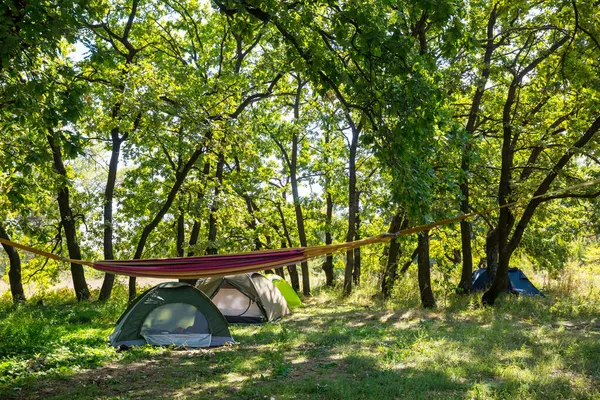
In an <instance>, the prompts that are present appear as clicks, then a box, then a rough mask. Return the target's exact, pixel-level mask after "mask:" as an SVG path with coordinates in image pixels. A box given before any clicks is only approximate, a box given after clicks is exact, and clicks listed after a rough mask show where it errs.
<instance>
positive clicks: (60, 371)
mask: <svg viewBox="0 0 600 400" xmlns="http://www.w3.org/2000/svg"><path fill="white" fill-rule="evenodd" d="M590 290H591V292H590ZM593 290H595V289H594V288H587V287H586V288H585V290H577V291H569V290H568V288H565V287H559V286H551V285H548V289H547V291H546V294H547V297H546V298H545V299H531V298H516V297H506V298H503V299H501V300H500V301H499V304H498V305H497V306H496V307H494V308H481V307H479V306H478V300H477V299H478V297H477V296H475V295H474V296H471V297H457V296H454V295H448V296H447V299H446V301H445V302H444V303H445V305H444V306H439V307H438V308H437V309H436V310H433V311H426V310H423V309H420V308H418V307H414V304H413V303H414V299H413V298H403V297H402V296H401V295H402V293H400V294H399V296H400V297H401V298H403V300H402V301H396V302H390V303H382V302H380V301H376V300H373V299H372V297H371V296H370V295H371V294H372V293H373V290H372V288H364V289H362V291H359V292H358V293H355V294H354V295H353V296H352V297H351V298H350V299H344V300H342V299H339V298H338V297H337V296H336V293H337V292H333V291H330V290H325V289H322V290H319V291H317V293H316V295H315V296H313V297H312V298H311V299H309V300H308V301H307V302H306V305H305V306H304V307H302V308H300V309H298V310H296V312H295V313H294V315H293V316H291V317H289V318H286V319H285V320H283V321H280V322H277V323H271V324H265V325H256V326H242V325H237V326H232V327H231V330H232V334H233V336H234V338H235V339H236V341H237V344H236V345H234V346H226V347H222V348H216V349H208V350H194V351H182V350H177V349H170V348H155V347H150V346H147V347H141V348H137V349H135V350H132V351H127V352H120V353H119V352H116V351H115V350H114V349H112V348H111V347H110V346H108V344H107V340H106V338H107V336H108V334H109V333H110V332H111V331H112V329H113V328H114V322H115V321H116V319H117V318H118V316H119V315H120V313H121V312H122V310H123V308H124V303H123V301H124V300H123V299H124V296H125V288H119V289H118V290H117V293H116V296H115V299H114V300H112V301H111V302H109V303H106V304H98V303H83V304H75V303H69V302H68V301H66V300H64V299H65V298H70V297H71V296H70V293H69V296H65V293H61V292H57V293H54V294H53V295H51V296H46V298H45V299H44V304H43V305H40V304H36V299H32V300H31V301H30V302H29V303H28V304H25V305H21V306H19V307H17V308H14V307H13V306H12V305H10V303H9V302H8V301H4V302H2V303H0V398H3V399H13V398H14V399H21V398H48V399H63V398H69V399H78V398H80V399H92V398H102V399H124V398H131V399H137V398H140V399H141V398H143V399H154V398H168V399H171V398H179V399H185V398H193V399H195V398H198V399H202V398H241V399H264V398H267V399H271V398H275V399H288V398H296V399H347V398H352V399H356V398H358V399H360V398H364V399H371V398H374V399H377V398H380V399H384V398H423V399H429V398H450V399H452V398H457V399H458V398H469V399H496V398H497V399H504V398H511V399H512V398H517V399H519V398H521V399H549V398H573V399H592V398H599V399H600V383H599V382H600V321H599V320H598V316H599V315H600V313H599V310H600V306H599V305H598V304H599V302H598V301H592V300H594V299H595V297H596V294H597V293H596V294H594V293H593ZM590 293H591V294H590ZM590 296H592V297H594V298H590ZM438 297H439V296H438Z"/></svg>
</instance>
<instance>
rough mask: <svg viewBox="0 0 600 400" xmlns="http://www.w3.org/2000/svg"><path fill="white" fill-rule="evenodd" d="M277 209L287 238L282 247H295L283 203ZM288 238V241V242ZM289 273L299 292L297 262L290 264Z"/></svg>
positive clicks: (282, 242) (293, 284)
mask: <svg viewBox="0 0 600 400" xmlns="http://www.w3.org/2000/svg"><path fill="white" fill-rule="evenodd" d="M276 208H277V211H278V212H279V217H280V218H281V226H282V227H283V234H284V235H285V240H282V241H281V248H282V249H285V248H287V247H288V246H289V247H294V245H293V244H292V237H291V236H290V231H289V230H288V228H287V223H286V221H285V216H284V215H283V210H282V209H281V204H279V203H277V204H276ZM286 240H287V243H286ZM287 269H288V274H290V281H291V283H292V288H293V289H294V290H295V291H296V292H297V293H299V292H300V278H299V277H298V269H297V267H296V264H292V265H288V266H287Z"/></svg>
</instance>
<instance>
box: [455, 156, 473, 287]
mask: <svg viewBox="0 0 600 400" xmlns="http://www.w3.org/2000/svg"><path fill="white" fill-rule="evenodd" d="M463 161H464V160H463ZM467 170H468V168H467ZM460 189H461V192H462V194H463V198H462V199H461V202H460V203H461V207H460V208H461V211H462V212H463V213H464V214H468V213H469V212H470V211H469V184H468V182H463V183H462V184H461V185H460ZM460 239H461V244H462V262H463V263H462V273H461V276H460V282H459V284H458V291H459V293H471V291H472V290H473V284H472V276H473V254H472V250H471V222H469V221H466V220H462V221H460Z"/></svg>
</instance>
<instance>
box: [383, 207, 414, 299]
mask: <svg viewBox="0 0 600 400" xmlns="http://www.w3.org/2000/svg"><path fill="white" fill-rule="evenodd" d="M403 222H404V223H403ZM402 226H408V220H407V219H406V218H404V221H403V218H402V214H401V213H400V212H398V213H396V214H395V215H394V216H393V217H392V221H391V222H390V228H389V229H388V232H389V233H395V232H398V231H400V230H402ZM386 249H387V262H386V266H385V270H384V275H383V280H382V282H381V294H382V295H383V298H384V299H389V298H390V296H391V294H392V289H393V287H394V283H396V277H397V271H398V257H399V256H400V243H399V242H398V240H397V239H392V240H391V241H390V243H389V245H388V246H386Z"/></svg>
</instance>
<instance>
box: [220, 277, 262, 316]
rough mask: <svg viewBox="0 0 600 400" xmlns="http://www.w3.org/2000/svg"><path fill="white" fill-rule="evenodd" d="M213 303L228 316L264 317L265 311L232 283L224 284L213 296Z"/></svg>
mask: <svg viewBox="0 0 600 400" xmlns="http://www.w3.org/2000/svg"><path fill="white" fill-rule="evenodd" d="M212 301H213V303H215V305H216V306H217V308H218V309H219V310H221V312H222V313H223V315H226V316H240V317H241V316H244V317H255V318H262V316H263V313H262V311H261V310H260V308H259V307H258V305H257V304H256V303H255V302H254V301H252V299H250V298H249V297H247V296H246V295H244V294H243V293H242V292H240V291H239V290H237V289H235V288H233V286H231V285H223V286H222V287H221V290H219V291H218V292H217V294H216V295H215V297H213V298H212Z"/></svg>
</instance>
